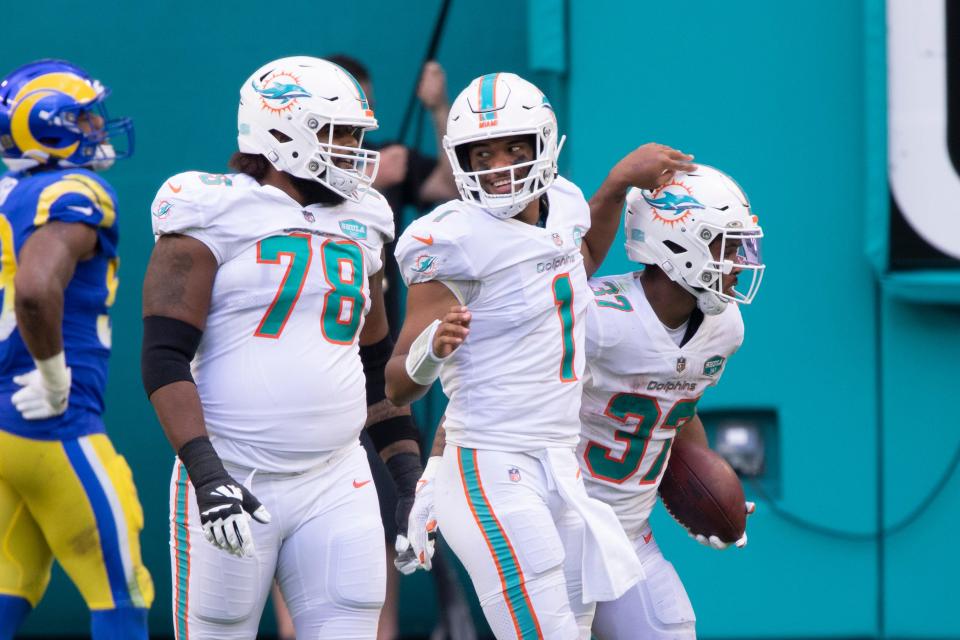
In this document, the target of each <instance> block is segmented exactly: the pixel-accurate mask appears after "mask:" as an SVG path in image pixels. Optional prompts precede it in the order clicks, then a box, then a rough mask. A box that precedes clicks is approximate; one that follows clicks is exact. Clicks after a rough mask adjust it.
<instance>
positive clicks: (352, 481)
mask: <svg viewBox="0 0 960 640" xmlns="http://www.w3.org/2000/svg"><path fill="white" fill-rule="evenodd" d="M238 125H239V135H238V142H239V149H240V151H239V153H237V154H234V156H233V158H232V159H231V161H230V165H231V167H232V168H234V169H235V170H237V173H234V174H228V175H216V174H206V173H198V172H186V173H181V174H178V175H175V176H173V177H172V178H170V179H169V180H167V181H166V182H165V184H164V185H163V187H162V188H161V189H160V191H159V193H158V194H157V197H156V200H155V201H154V203H153V226H154V233H155V235H156V236H157V244H156V247H155V248H154V252H153V255H152V256H151V259H150V265H149V267H148V270H147V276H146V280H145V282H144V338H143V340H144V343H143V376H144V385H145V387H146V390H147V393H148V395H149V396H150V400H151V401H152V403H153V405H154V408H155V409H156V412H157V416H158V417H159V419H160V422H161V424H162V425H163V428H164V431H165V432H166V434H167V437H168V438H169V440H170V442H171V444H172V445H173V447H174V449H175V450H176V451H177V454H178V455H177V459H176V461H175V464H174V469H173V477H172V481H171V489H170V500H171V539H170V545H171V561H172V562H171V563H172V572H173V578H174V580H173V582H174V584H173V588H174V593H173V602H174V624H175V630H176V637H177V638H178V639H186V638H187V637H189V638H190V639H191V640H195V639H200V638H218V639H221V638H230V639H238V640H239V639H252V638H254V637H255V636H256V633H257V628H258V625H259V621H260V614H261V611H262V609H263V605H264V602H265V600H266V597H267V593H268V592H269V589H270V584H271V582H272V580H273V578H274V576H276V578H277V580H278V582H279V584H280V588H281V590H282V592H283V595H284V599H285V600H286V602H287V604H288V606H289V608H290V612H291V614H292V617H293V621H294V625H295V627H296V631H297V635H298V637H303V638H331V639H333V638H336V639H337V640H343V639H346V638H357V639H361V638H363V639H369V638H374V637H375V636H376V631H377V619H378V616H379V611H380V607H381V605H382V603H383V598H384V588H385V587H384V585H385V576H386V567H385V562H384V542H383V527H382V525H381V523H380V517H379V511H378V505H377V497H376V494H375V492H374V487H373V485H372V484H371V474H370V467H369V465H368V463H367V459H366V456H365V454H364V451H363V449H362V448H361V447H360V445H359V442H358V436H359V434H360V431H361V429H362V428H363V427H364V424H365V422H366V423H367V425H368V432H369V433H370V436H371V438H372V440H373V441H374V443H375V445H376V446H377V449H378V450H379V451H380V453H381V456H382V457H383V459H384V460H385V461H386V464H387V467H388V468H389V469H390V471H391V473H392V474H393V477H394V479H395V481H396V483H397V487H398V493H399V495H400V497H401V500H400V502H401V504H402V505H403V506H401V507H400V508H398V519H399V520H400V521H401V522H403V523H404V525H405V524H406V513H407V512H409V505H410V504H411V503H412V501H413V489H414V486H415V484H416V480H417V478H418V477H419V475H420V471H421V469H420V461H419V446H418V444H417V432H416V430H415V429H414V427H413V425H412V424H411V423H410V418H409V409H408V408H404V409H402V410H400V409H397V408H396V407H393V406H392V405H390V404H389V403H388V402H387V401H386V400H385V397H384V391H383V386H384V383H383V368H384V366H385V364H386V361H387V359H388V358H389V355H390V352H391V350H392V344H391V343H390V340H389V337H388V333H387V323H386V316H385V313H384V307H383V294H382V289H381V267H382V264H383V263H382V247H383V245H384V244H385V243H386V242H388V241H389V240H390V239H391V238H392V237H393V215H392V213H391V211H390V208H389V206H388V205H387V204H386V202H385V201H384V199H383V198H382V197H381V196H380V195H379V194H378V193H376V192H375V191H373V190H372V189H371V187H370V185H371V183H372V180H373V175H374V174H375V171H376V162H377V159H378V156H377V153H376V152H373V151H369V150H365V149H363V148H362V146H361V143H362V140H363V134H364V132H365V131H369V130H371V129H374V128H376V125H377V121H376V119H375V118H374V114H373V111H372V110H371V109H370V107H369V105H368V103H367V101H366V97H365V95H364V93H363V91H362V89H361V88H360V85H359V84H358V83H357V81H356V80H355V79H354V78H353V77H352V76H351V75H350V74H349V73H347V72H346V71H344V70H343V69H341V68H340V67H338V66H336V65H334V64H332V63H330V62H327V61H325V60H320V59H317V58H310V57H291V58H283V59H280V60H276V61H274V62H271V63H269V64H267V65H265V66H264V67H262V68H260V69H258V70H257V71H256V72H255V73H254V74H253V75H252V76H251V77H250V78H249V79H247V81H246V82H245V83H244V85H243V87H242V88H241V91H240V107H239V113H238ZM191 361H192V367H191ZM191 369H192V371H191ZM365 374H366V379H365ZM368 405H370V407H369V409H370V410H369V414H368ZM371 423H373V424H371ZM261 501H262V505H261ZM267 507H269V511H270V513H271V514H272V517H271V515H270V514H268V512H267ZM401 511H402V512H401ZM251 517H252V520H253V522H251ZM404 529H405V526H404ZM202 538H206V541H204V540H203V539H202ZM254 542H255V543H256V544H254Z"/></svg>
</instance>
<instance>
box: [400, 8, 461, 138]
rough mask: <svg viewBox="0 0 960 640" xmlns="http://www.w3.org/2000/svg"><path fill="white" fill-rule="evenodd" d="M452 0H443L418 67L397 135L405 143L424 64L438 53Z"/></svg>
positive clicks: (416, 101)
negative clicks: (425, 51)
mask: <svg viewBox="0 0 960 640" xmlns="http://www.w3.org/2000/svg"><path fill="white" fill-rule="evenodd" d="M450 2H451V0H443V2H442V3H441V4H440V13H439V14H437V20H436V22H434V23H433V35H432V36H431V37H430V46H429V47H427V53H426V55H425V56H424V57H423V60H422V61H421V62H420V66H419V67H417V79H416V82H414V83H413V91H411V92H410V99H409V100H407V109H406V111H404V113H403V121H402V122H401V124H400V134H399V135H398V136H397V142H400V143H403V141H404V140H406V138H407V132H408V131H409V130H410V122H411V121H412V120H413V112H414V109H416V107H417V104H418V100H417V87H419V86H420V76H421V75H422V74H423V66H424V65H425V64H427V63H428V62H429V61H431V60H433V58H434V57H435V56H436V55H437V49H438V48H439V47H440V36H441V35H443V27H444V25H445V24H446V22H447V13H448V12H449V10H450Z"/></svg>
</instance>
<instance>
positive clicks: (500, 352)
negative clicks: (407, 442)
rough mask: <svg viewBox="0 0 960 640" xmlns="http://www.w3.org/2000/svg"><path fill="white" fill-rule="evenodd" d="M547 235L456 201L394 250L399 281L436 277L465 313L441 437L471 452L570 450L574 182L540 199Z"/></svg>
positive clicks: (576, 257)
mask: <svg viewBox="0 0 960 640" xmlns="http://www.w3.org/2000/svg"><path fill="white" fill-rule="evenodd" d="M546 195H547V199H548V202H549V209H548V215H547V220H546V227H545V228H541V227H538V226H534V225H531V224H526V223H524V222H520V221H519V220H515V219H512V218H508V219H505V220H501V219H498V218H495V217H493V216H491V215H490V214H489V213H487V212H486V211H485V210H483V209H482V208H480V207H478V206H476V205H473V204H470V203H465V202H462V201H460V200H455V201H452V202H449V203H447V204H445V205H443V206H440V207H438V208H437V209H436V210H434V211H433V212H432V213H430V214H429V215H426V216H424V217H422V218H420V219H419V220H417V221H416V222H414V223H413V224H412V225H410V227H409V228H407V230H406V231H405V232H404V233H403V235H402V236H401V237H400V240H399V241H398V242H397V252H396V253H397V262H398V263H399V265H400V270H401V273H402V274H403V278H404V281H405V282H406V283H407V284H416V283H419V282H426V281H429V280H439V281H442V282H444V283H445V284H447V286H449V287H450V288H451V290H452V291H454V293H455V294H457V296H458V298H459V299H460V301H461V302H462V303H463V304H464V305H466V306H467V307H468V308H469V309H470V312H471V314H472V316H473V319H472V321H471V324H470V335H469V336H468V337H467V339H466V340H465V341H464V343H463V344H462V345H460V347H459V348H458V349H457V350H456V351H455V352H454V354H453V357H452V358H451V359H450V360H449V361H448V362H447V363H446V364H445V365H444V367H443V369H442V370H441V373H440V381H441V383H442V384H443V391H444V393H445V394H446V395H447V397H448V398H449V399H450V402H449V404H448V406H447V411H446V422H445V423H444V425H445V427H446V432H447V440H448V441H449V442H451V443H452V444H455V445H457V446H461V447H467V448H472V449H496V450H501V451H532V450H534V449H540V448H544V447H551V446H571V447H572V446H575V445H576V442H577V438H578V433H579V431H580V421H579V415H578V414H579V410H580V393H581V379H582V378H583V367H584V338H585V334H584V326H583V314H584V313H585V312H586V309H587V305H588V304H589V303H590V298H592V294H591V293H590V289H589V288H588V287H587V278H586V272H585V271H584V268H583V256H582V255H581V254H580V244H581V241H582V238H583V235H584V234H585V233H586V232H587V230H588V229H589V228H590V208H589V206H588V205H587V202H586V200H584V198H583V194H582V193H581V192H580V190H579V189H578V188H577V187H576V186H575V185H573V184H572V183H571V182H569V181H567V180H564V179H563V178H559V177H558V178H557V179H556V181H555V182H554V183H553V185H552V186H551V187H550V189H549V190H548V191H547V193H546Z"/></svg>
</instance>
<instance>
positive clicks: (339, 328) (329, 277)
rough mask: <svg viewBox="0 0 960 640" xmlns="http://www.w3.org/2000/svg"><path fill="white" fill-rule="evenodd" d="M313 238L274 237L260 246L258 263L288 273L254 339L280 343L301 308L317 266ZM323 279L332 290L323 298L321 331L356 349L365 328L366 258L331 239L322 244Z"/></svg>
mask: <svg viewBox="0 0 960 640" xmlns="http://www.w3.org/2000/svg"><path fill="white" fill-rule="evenodd" d="M310 238H311V237H310V236H309V235H307V234H302V233H294V234H290V235H289V236H271V237H269V238H265V239H263V240H261V241H260V242H258V243H257V263H259V264H281V258H286V260H287V270H286V271H285V272H284V274H283V278H282V279H281V280H280V286H279V288H278V289H277V294H276V295H275V296H274V297H273V302H271V303H270V306H269V307H268V308H267V311H266V313H264V314H263V318H262V319H261V320H260V324H259V326H257V330H256V331H255V332H254V334H253V335H255V336H257V337H258V338H279V337H280V334H282V333H283V328H284V327H285V326H286V324H287V320H289V319H290V315H291V314H292V313H293V308H294V307H296V306H297V301H298V300H299V299H300V293H301V292H302V291H303V285H304V283H305V282H306V280H307V274H308V273H309V272H310V265H311V263H312V262H313V245H312V244H311V239H310ZM320 261H321V266H322V269H323V277H324V279H325V280H326V281H327V284H328V285H329V286H330V290H329V291H328V292H327V293H326V295H325V296H324V297H323V311H322V312H321V314H320V329H321V331H322V332H323V337H324V338H326V339H327V340H328V341H329V342H333V343H335V344H352V343H353V340H354V339H355V338H356V337H357V331H358V330H359V329H360V320H361V318H362V317H363V307H364V304H365V302H366V301H365V299H364V296H363V254H362V253H361V251H360V247H358V246H357V245H356V244H355V243H353V242H351V241H349V240H325V241H324V242H323V244H322V245H320Z"/></svg>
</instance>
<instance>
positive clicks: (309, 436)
mask: <svg viewBox="0 0 960 640" xmlns="http://www.w3.org/2000/svg"><path fill="white" fill-rule="evenodd" d="M152 213H153V228H154V234H155V235H156V236H158V237H159V236H162V235H165V234H182V235H187V236H191V237H193V238H196V239H197V240H200V241H201V242H203V243H204V244H205V245H206V246H207V247H208V248H209V249H210V251H211V252H212V253H213V255H214V257H215V258H216V260H217V263H218V265H219V267H218V270H217V275H216V280H215V282H214V286H213V295H212V297H211V301H210V311H209V315H208V317H207V326H206V329H205V331H204V334H203V339H202V341H201V343H200V348H199V350H198V351H197V355H196V358H195V359H194V362H193V375H194V378H195V379H196V381H197V389H198V391H199V393H200V400H201V402H202V404H203V412H204V419H205V421H206V425H207V430H208V431H209V432H210V434H211V436H213V438H214V443H215V444H216V447H217V450H218V452H219V453H220V455H221V456H222V457H224V458H225V459H228V460H231V461H233V462H236V463H240V464H243V465H245V466H255V467H256V468H258V469H261V470H264V471H296V470H298V468H299V469H305V468H308V467H310V466H312V465H313V464H315V462H316V459H317V457H318V455H319V454H322V453H324V452H328V451H334V450H336V449H339V448H341V447H343V446H345V445H346V444H348V443H349V442H351V441H356V439H357V438H358V437H359V433H360V429H361V428H362V427H363V424H364V421H365V420H366V407H367V404H366V393H365V384H364V376H363V367H362V365H361V362H360V356H359V347H358V336H359V334H360V330H361V328H362V326H363V320H364V316H365V314H366V313H367V311H368V310H369V308H370V291H369V284H368V278H369V276H370V275H371V274H373V273H376V272H377V271H379V270H380V268H381V266H382V264H381V250H382V248H383V245H384V243H386V242H389V241H390V240H391V239H392V238H393V214H392V212H391V211H390V207H389V205H387V204H386V201H385V200H384V199H383V198H382V197H381V196H380V195H379V194H376V193H373V192H372V193H370V194H369V195H368V196H367V197H366V198H364V200H363V201H362V202H361V203H359V204H357V203H353V202H349V201H347V202H344V203H342V204H339V205H337V206H333V207H323V206H319V205H310V206H307V207H301V206H300V205H299V204H298V203H297V202H296V201H295V200H293V199H292V198H290V197H289V196H288V195H287V194H286V193H284V192H283V191H281V190H279V189H276V188H274V187H271V186H265V185H260V184H259V183H258V182H257V181H256V180H254V179H252V178H250V177H249V176H246V175H243V174H231V175H217V174H204V173H197V172H187V173H181V174H178V175H176V176H174V177H172V178H170V179H169V180H167V182H166V183H165V184H164V186H163V187H162V188H161V189H160V191H159V193H158V194H157V197H156V199H155V201H154V203H153V207H152Z"/></svg>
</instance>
